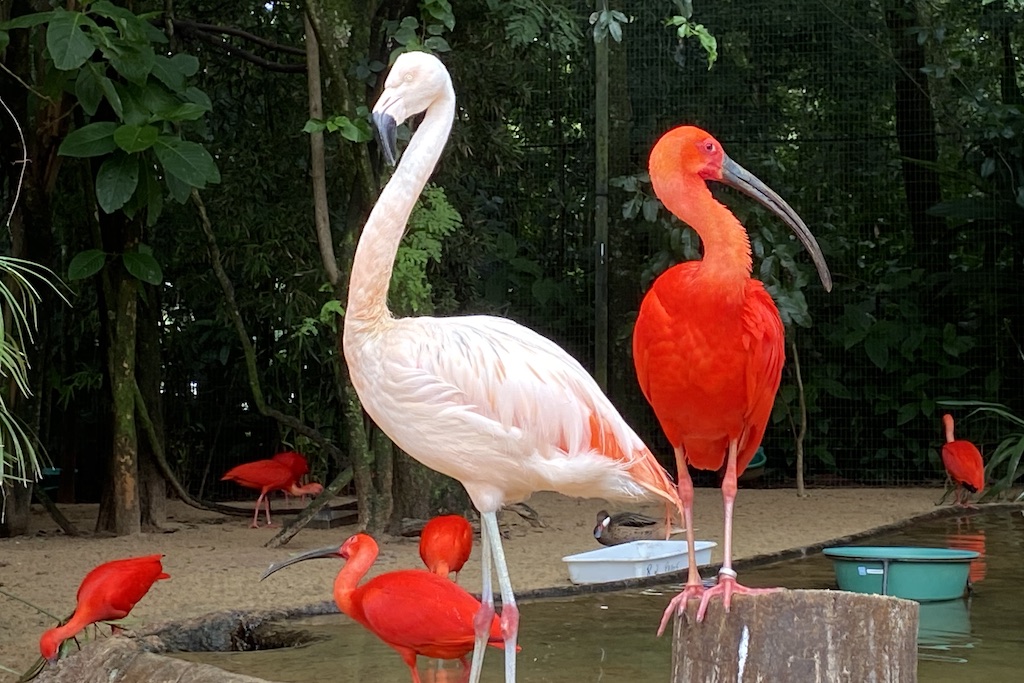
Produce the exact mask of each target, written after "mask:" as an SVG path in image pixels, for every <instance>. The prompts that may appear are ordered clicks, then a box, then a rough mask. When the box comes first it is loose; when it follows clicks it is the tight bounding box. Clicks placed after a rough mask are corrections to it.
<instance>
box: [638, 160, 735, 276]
mask: <svg viewBox="0 0 1024 683" xmlns="http://www.w3.org/2000/svg"><path fill="white" fill-rule="evenodd" d="M651 180H652V183H653V185H654V189H655V192H656V193H657V194H658V196H659V197H660V198H661V200H662V202H664V204H665V207H666V208H667V209H668V210H669V211H671V212H672V213H673V214H675V215H676V216H677V217H678V218H679V219H681V220H682V221H684V222H685V223H686V224H688V225H689V226H690V227H692V228H693V229H694V230H695V231H696V233H697V235H698V236H699V237H700V239H701V242H703V244H704V257H703V259H702V261H701V267H700V269H699V271H698V277H701V278H707V279H709V280H716V281H718V282H720V283H721V285H720V286H721V287H723V288H724V287H727V286H728V285H729V284H735V285H736V288H737V292H738V293H742V291H743V290H744V288H745V287H746V282H747V280H749V279H750V275H751V273H752V272H753V262H752V260H751V256H750V238H749V237H748V236H747V231H746V230H745V229H744V228H743V226H742V225H740V222H739V220H737V219H736V216H734V215H733V214H732V212H731V211H729V209H727V208H726V207H725V206H723V205H722V204H721V203H720V202H718V200H716V199H715V198H714V197H713V196H712V195H711V190H709V189H708V186H707V183H706V182H705V181H704V179H703V178H700V177H699V176H696V175H683V174H678V173H677V174H673V175H672V176H671V177H668V178H659V177H658V176H657V175H656V174H654V173H652V174H651Z"/></svg>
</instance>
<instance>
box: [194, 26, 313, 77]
mask: <svg viewBox="0 0 1024 683" xmlns="http://www.w3.org/2000/svg"><path fill="white" fill-rule="evenodd" d="M180 28H184V27H180ZM180 35H182V36H184V37H192V38H195V39H196V40H198V41H200V42H202V43H206V44H207V45H209V46H211V47H214V48H216V49H218V50H220V51H221V52H224V53H225V54H229V55H232V56H234V57H240V58H241V59H243V60H245V61H247V62H250V63H252V64H255V65H256V66H258V67H260V68H263V69H266V70H267V71H277V72H280V73H296V74H297V73H304V72H305V71H306V65H305V64H284V63H282V62H272V61H270V60H269V59H264V58H263V57H260V56H259V55H257V54H256V53H254V52H250V51H248V50H243V49H242V48H240V47H235V46H234V45H232V44H231V43H229V42H228V41H226V40H224V39H222V38H217V37H216V36H213V35H210V34H209V33H204V32H203V31H187V32H186V31H182V32H181V33H180Z"/></svg>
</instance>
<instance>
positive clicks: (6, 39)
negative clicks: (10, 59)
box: [0, 31, 11, 52]
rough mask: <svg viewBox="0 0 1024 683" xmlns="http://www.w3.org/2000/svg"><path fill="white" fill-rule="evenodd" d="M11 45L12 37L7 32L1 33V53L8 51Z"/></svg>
mask: <svg viewBox="0 0 1024 683" xmlns="http://www.w3.org/2000/svg"><path fill="white" fill-rule="evenodd" d="M10 44H11V35H10V34H9V33H8V32H7V31H0V52H3V51H4V50H6V49H7V46H8V45H10Z"/></svg>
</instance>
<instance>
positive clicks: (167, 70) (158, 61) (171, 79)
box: [152, 55, 185, 92]
mask: <svg viewBox="0 0 1024 683" xmlns="http://www.w3.org/2000/svg"><path fill="white" fill-rule="evenodd" d="M152 73H153V75H154V76H156V78H157V80H159V81H160V82H161V83H163V84H164V85H166V86H167V87H168V88H170V89H171V90H172V91H174V92H181V91H182V90H184V89H185V74H183V73H182V72H181V69H180V68H179V66H178V65H177V64H175V63H174V61H173V60H171V59H170V58H169V57H165V56H164V55H157V56H156V58H155V59H154V60H153V71H152Z"/></svg>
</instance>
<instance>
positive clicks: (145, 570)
mask: <svg viewBox="0 0 1024 683" xmlns="http://www.w3.org/2000/svg"><path fill="white" fill-rule="evenodd" d="M162 557H163V555H145V556H143V557H129V558H126V559H123V560H112V561H110V562H104V563H103V564H101V565H99V566H98V567H96V568H95V569H93V570H92V571H90V572H89V573H88V574H86V575H85V578H84V579H82V585H81V586H79V587H78V597H77V599H78V606H77V607H75V611H74V614H72V615H71V618H70V619H68V620H67V621H66V622H65V623H63V624H61V625H60V626H56V627H54V628H51V629H50V630H48V631H47V632H46V633H44V634H43V636H42V637H41V638H40V639H39V652H40V654H42V656H43V658H44V659H46V660H47V661H49V662H54V661H56V659H57V655H58V653H59V651H60V646H61V643H63V642H64V641H65V640H67V639H68V638H71V637H73V636H74V635H75V634H76V633H78V632H79V631H81V630H82V629H83V628H85V627H86V626H88V625H89V624H94V623H96V622H99V621H113V620H114V619H123V618H124V617H126V616H128V613H129V612H131V611H132V608H133V607H135V603H137V602H138V601H139V600H141V599H142V596H144V595H145V594H146V593H147V592H148V591H149V589H150V587H152V585H153V584H154V583H156V582H157V581H159V580H160V579H169V578H171V577H170V576H168V575H167V574H165V573H164V568H163V565H162V564H161V562H160V559H161V558H162Z"/></svg>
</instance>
